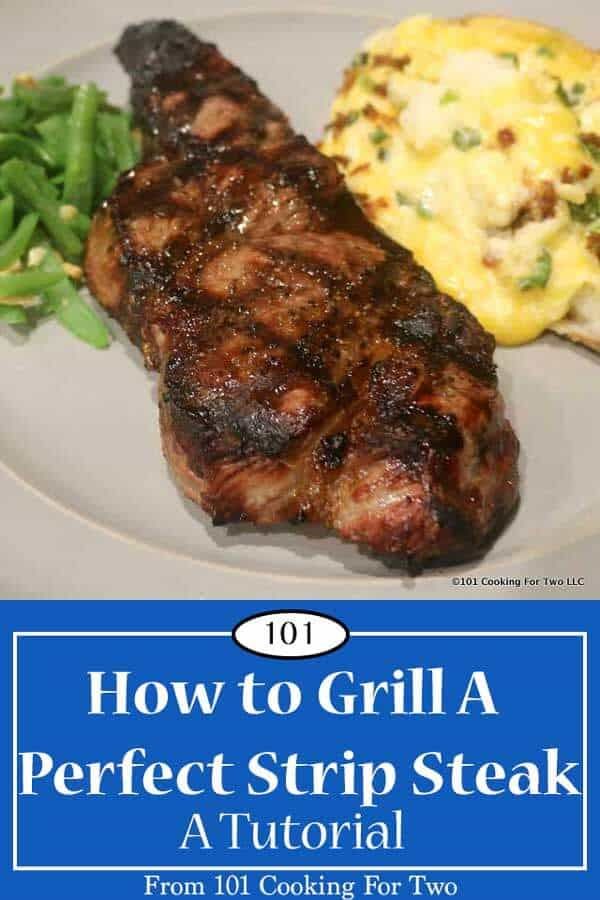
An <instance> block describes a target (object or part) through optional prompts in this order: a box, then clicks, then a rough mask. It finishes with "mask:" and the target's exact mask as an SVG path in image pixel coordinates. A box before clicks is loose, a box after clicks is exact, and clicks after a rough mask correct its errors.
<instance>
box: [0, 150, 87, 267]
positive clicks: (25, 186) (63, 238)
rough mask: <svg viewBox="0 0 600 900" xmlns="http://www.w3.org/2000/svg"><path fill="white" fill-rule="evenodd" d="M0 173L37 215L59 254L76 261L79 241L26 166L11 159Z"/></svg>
mask: <svg viewBox="0 0 600 900" xmlns="http://www.w3.org/2000/svg"><path fill="white" fill-rule="evenodd" d="M2 172H3V174H4V177H5V179H6V181H7V182H8V185H9V187H10V189H11V190H12V191H13V193H15V194H16V195H17V196H18V197H19V198H20V199H22V200H24V201H25V203H27V205H28V206H30V207H31V208H32V209H34V210H35V211H36V212H38V213H39V216H40V219H41V220H42V222H43V224H44V226H45V227H46V230H47V231H48V232H49V234H50V235H51V236H52V238H53V239H54V241H55V243H56V246H57V247H58V249H59V250H60V251H61V253H62V254H63V255H64V256H66V257H67V258H68V259H71V260H78V259H79V258H80V257H81V254H82V252H83V244H82V242H81V240H80V239H79V238H78V237H77V235H76V234H75V232H74V231H73V230H72V229H71V228H69V226H68V225H67V224H66V223H65V222H63V220H62V219H61V217H60V213H59V208H58V203H57V202H56V201H52V200H51V199H50V198H49V197H47V196H45V195H44V194H41V193H40V190H39V187H38V186H37V184H36V181H35V179H34V178H32V177H31V174H30V173H29V172H28V170H27V166H26V164H25V163H24V162H22V161H21V160H18V159H11V160H9V161H8V162H6V163H4V165H3V166H2Z"/></svg>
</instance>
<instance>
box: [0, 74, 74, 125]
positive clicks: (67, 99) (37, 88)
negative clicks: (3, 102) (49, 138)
mask: <svg viewBox="0 0 600 900" xmlns="http://www.w3.org/2000/svg"><path fill="white" fill-rule="evenodd" d="M75 91H76V87H75V86H74V85H67V84H56V83H55V82H54V81H52V80H47V79H44V80H42V81H38V82H37V83H35V84H33V85H28V84H19V83H18V82H15V83H14V84H13V97H14V98H15V99H17V100H19V101H21V103H23V104H24V105H25V107H26V108H27V109H28V110H29V111H30V112H31V113H32V114H33V116H34V117H35V118H36V119H41V118H44V117H45V116H50V115H52V114H53V113H59V112H68V111H69V110H70V109H71V106H72V105H73V97H74V95H75Z"/></svg>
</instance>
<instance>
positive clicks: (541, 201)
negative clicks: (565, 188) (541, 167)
mask: <svg viewBox="0 0 600 900" xmlns="http://www.w3.org/2000/svg"><path fill="white" fill-rule="evenodd" d="M557 199H558V198H557V196H556V189H555V187H554V185H553V184H552V182H551V181H541V182H540V186H539V188H538V191H537V196H536V200H535V202H536V205H537V208H538V210H539V214H540V217H541V219H542V221H543V220H544V219H551V218H552V216H553V215H554V213H555V211H556V201H557Z"/></svg>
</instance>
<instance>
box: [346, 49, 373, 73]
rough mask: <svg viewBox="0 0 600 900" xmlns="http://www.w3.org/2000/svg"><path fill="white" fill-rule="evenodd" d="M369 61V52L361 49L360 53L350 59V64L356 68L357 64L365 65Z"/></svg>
mask: <svg viewBox="0 0 600 900" xmlns="http://www.w3.org/2000/svg"><path fill="white" fill-rule="evenodd" d="M368 62H369V54H368V53H366V52H365V51H363V52H362V53H357V54H356V56H355V57H354V58H353V59H352V62H351V63H350V65H351V66H352V68H353V69H356V68H358V66H366V64H367V63H368Z"/></svg>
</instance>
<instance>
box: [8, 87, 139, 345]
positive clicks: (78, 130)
mask: <svg viewBox="0 0 600 900" xmlns="http://www.w3.org/2000/svg"><path fill="white" fill-rule="evenodd" d="M0 95H1V96H0V322H4V323H6V324H8V325H13V326H16V327H19V328H21V329H22V330H28V329H31V328H33V327H34V326H35V325H37V324H38V323H39V322H41V321H43V320H45V319H47V318H48V317H50V316H52V317H54V318H55V319H56V320H57V321H58V322H60V323H61V325H63V326H64V327H65V328H66V329H67V330H68V331H70V332H71V333H72V334H74V335H75V336H76V337H78V338H80V339H81V340H83V341H86V342H87V343H88V344H91V345H92V346H93V347H98V348H103V347H107V346H108V344H109V343H110V333H109V331H108V329H107V328H106V325H105V324H104V321H103V319H102V318H101V317H100V316H99V315H98V314H97V313H96V312H95V311H94V309H93V308H92V306H91V305H90V304H89V303H88V302H87V300H85V299H84V297H83V296H82V295H81V293H80V291H79V288H78V286H77V282H78V281H79V278H80V275H81V270H80V265H81V262H82V258H83V252H84V245H85V240H86V237H87V233H88V231H89V228H90V224H91V216H92V215H93V213H94V211H95V210H96V209H97V208H98V207H99V206H100V204H101V203H102V202H103V201H104V200H105V199H106V197H107V196H108V195H109V194H110V193H111V191H112V190H113V188H114V186H115V184H116V182H117V179H118V177H119V175H120V174H121V173H122V172H124V171H126V170H128V169H131V168H132V167H133V166H134V165H135V164H136V163H137V161H138V159H139V156H140V148H139V142H138V140H137V139H136V137H135V134H134V132H133V131H132V128H131V120H130V117H129V114H128V113H127V112H124V111H123V110H121V109H118V108H117V107H114V106H110V105H109V104H108V102H107V98H106V95H105V94H104V93H103V92H102V91H101V90H100V89H99V88H98V86H97V85H96V84H94V83H89V84H82V85H76V84H68V83H67V82H66V81H65V79H64V78H60V77H57V76H50V77H48V78H42V79H39V80H37V79H34V78H32V77H31V76H21V77H19V78H18V79H16V80H15V82H14V84H13V86H12V92H11V94H10V95H9V96H5V95H4V91H3V90H2V88H1V87H0Z"/></svg>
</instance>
